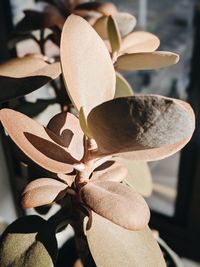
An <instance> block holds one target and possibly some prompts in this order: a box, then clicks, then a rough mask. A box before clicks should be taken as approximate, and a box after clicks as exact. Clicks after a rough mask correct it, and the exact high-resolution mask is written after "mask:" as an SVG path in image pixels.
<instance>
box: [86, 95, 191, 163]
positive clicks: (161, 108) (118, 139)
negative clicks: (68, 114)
mask: <svg viewBox="0 0 200 267" xmlns="http://www.w3.org/2000/svg"><path fill="white" fill-rule="evenodd" d="M182 103H183V102H182V101H181V102H180V101H178V100H176V99H171V98H167V97H162V96H158V95H154V96H153V95H137V96H132V97H124V98H116V99H113V100H111V101H108V102H105V103H103V104H101V105H99V106H97V107H95V108H94V109H93V110H92V111H91V112H90V114H89V116H88V126H89V128H90V131H91V132H92V135H93V136H94V139H95V140H96V142H97V145H98V148H99V151H100V154H103V155H108V154H115V153H124V152H129V151H132V152H131V154H132V155H133V159H134V158H135V159H137V160H145V161H146V160H151V156H152V160H153V158H154V157H160V158H164V157H166V156H168V155H171V152H172V154H173V153H174V150H175V151H177V149H178V148H179V147H180V146H181V145H182V144H186V143H187V142H188V141H189V139H190V138H191V136H192V133H193V131H194V115H193V111H192V108H191V107H190V105H189V104H187V103H184V105H183V104H182ZM96 122H98V123H96ZM158 148H159V149H158ZM152 149H157V150H156V151H155V154H156V155H155V154H153V151H152ZM148 150H149V151H148ZM134 151H135V152H134ZM145 153H146V155H145ZM159 153H160V154H159ZM142 156H144V157H145V158H143V157H142Z"/></svg>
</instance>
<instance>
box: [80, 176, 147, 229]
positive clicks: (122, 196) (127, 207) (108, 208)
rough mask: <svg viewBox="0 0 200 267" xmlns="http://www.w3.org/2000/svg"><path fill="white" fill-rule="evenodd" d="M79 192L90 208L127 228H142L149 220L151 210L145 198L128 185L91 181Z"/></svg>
mask: <svg viewBox="0 0 200 267" xmlns="http://www.w3.org/2000/svg"><path fill="white" fill-rule="evenodd" d="M79 193H80V197H81V200H82V201H83V203H85V204H86V205H87V206H88V207H89V208H90V209H92V210H93V211H95V212H96V213H98V214H99V215H101V216H103V217H105V218H107V219H108V220H110V221H112V222H114V223H116V224H118V225H120V226H122V227H124V228H126V229H130V230H140V229H143V228H144V227H145V226H147V224H148V222H149V217H150V212H149V208H148V206H147V204H146V202H145V200H144V199H143V198H142V197H141V195H139V194H138V193H137V192H136V191H135V190H134V189H133V188H131V187H129V186H127V185H124V184H121V183H117V182H111V181H91V182H88V183H87V184H86V185H85V186H83V187H82V188H81V190H80V192H79ZM141 214H142V216H141Z"/></svg>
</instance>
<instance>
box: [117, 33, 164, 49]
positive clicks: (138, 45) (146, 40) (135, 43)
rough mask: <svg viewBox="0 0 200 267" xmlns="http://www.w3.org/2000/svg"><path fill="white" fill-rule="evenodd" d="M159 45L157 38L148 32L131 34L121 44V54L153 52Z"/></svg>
mask: <svg viewBox="0 0 200 267" xmlns="http://www.w3.org/2000/svg"><path fill="white" fill-rule="evenodd" d="M159 45H160V40H159V39H158V37H157V36H155V35H154V34H152V33H150V32H142V31H141V32H140V31H138V32H132V33H130V34H128V35H127V36H126V37H125V38H124V39H123V41H122V43H121V51H120V52H121V54H132V53H144V52H153V51H155V50H156V49H157V48H158V47H159Z"/></svg>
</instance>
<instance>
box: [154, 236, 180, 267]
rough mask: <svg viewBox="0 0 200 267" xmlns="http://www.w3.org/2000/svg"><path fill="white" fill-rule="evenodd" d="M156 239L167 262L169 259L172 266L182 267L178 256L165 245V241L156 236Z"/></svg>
mask: <svg viewBox="0 0 200 267" xmlns="http://www.w3.org/2000/svg"><path fill="white" fill-rule="evenodd" d="M156 240H157V242H158V244H159V245H160V247H161V250H162V251H163V253H164V256H165V259H166V261H167V262H168V261H170V263H173V264H174V265H173V266H174V267H184V266H183V263H182V261H181V259H180V258H179V256H178V255H177V254H176V253H175V252H174V251H173V250H172V249H171V248H170V247H169V246H168V245H167V243H166V242H165V241H164V240H163V239H161V238H160V237H158V238H156Z"/></svg>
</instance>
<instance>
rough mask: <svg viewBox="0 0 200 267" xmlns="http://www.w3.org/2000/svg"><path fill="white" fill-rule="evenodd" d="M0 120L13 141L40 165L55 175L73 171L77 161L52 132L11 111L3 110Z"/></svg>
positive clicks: (0, 113) (0, 112)
mask: <svg viewBox="0 0 200 267" xmlns="http://www.w3.org/2000/svg"><path fill="white" fill-rule="evenodd" d="M0 120H1V123H2V124H3V126H4V128H5V130H6V131H7V132H8V134H9V136H10V137H11V138H12V140H13V141H14V142H15V143H16V144H17V145H18V147H19V148H20V149H21V150H22V151H23V152H24V153H25V154H26V155H27V156H29V157H30V158H31V159H32V160H33V161H35V162H36V163H37V164H38V165H40V166H42V167H43V168H45V169H47V170H49V171H51V172H55V173H69V172H71V171H72V170H73V166H72V164H74V163H77V160H75V159H74V158H73V157H72V156H71V155H70V154H69V153H68V152H67V149H66V148H65V147H64V145H63V143H62V141H61V139H60V138H59V137H56V135H55V134H54V133H53V132H52V131H50V130H49V129H47V128H45V127H44V126H42V125H40V124H39V123H37V122H36V121H34V120H32V119H30V118H29V117H27V116H25V115H23V114H21V113H19V112H16V111H14V110H11V109H2V110H1V111H0Z"/></svg>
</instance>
